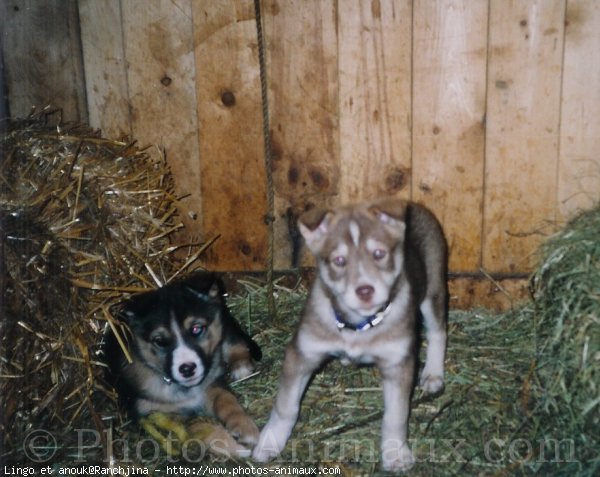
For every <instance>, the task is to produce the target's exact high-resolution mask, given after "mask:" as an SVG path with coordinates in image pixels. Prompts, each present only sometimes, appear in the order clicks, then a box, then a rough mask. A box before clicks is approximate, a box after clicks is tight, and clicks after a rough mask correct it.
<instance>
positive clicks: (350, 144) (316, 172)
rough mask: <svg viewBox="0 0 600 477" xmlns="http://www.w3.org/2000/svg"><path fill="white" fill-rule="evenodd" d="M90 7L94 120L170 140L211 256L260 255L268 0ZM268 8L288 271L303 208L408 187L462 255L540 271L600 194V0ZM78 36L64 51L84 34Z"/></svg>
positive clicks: (472, 270)
mask: <svg viewBox="0 0 600 477" xmlns="http://www.w3.org/2000/svg"><path fill="white" fill-rule="evenodd" d="M13 3H14V4H15V5H16V6H19V5H28V9H27V10H26V11H27V12H29V11H30V9H31V11H32V12H35V11H37V10H39V8H41V7H39V6H37V10H36V8H33V5H34V4H35V5H37V4H36V3H35V2H31V1H29V2H26V1H24V0H14V1H13V2H7V8H8V10H7V11H8V13H9V17H10V18H9V20H8V22H7V23H6V29H7V34H6V35H5V37H6V38H7V40H6V43H7V44H5V45H4V55H5V62H6V63H7V69H8V70H9V74H8V75H7V84H8V87H9V90H10V89H12V94H10V93H11V92H10V91H9V98H11V104H13V103H14V105H18V104H21V105H23V104H25V103H27V102H29V103H31V102H34V101H36V100H39V94H38V93H39V91H37V92H36V94H38V96H36V94H34V92H29V93H27V92H23V93H22V92H21V91H22V90H23V91H24V89H23V88H25V86H21V87H20V88H19V87H17V85H16V80H15V79H14V76H13V75H14V74H15V72H17V73H18V76H19V77H20V79H23V78H21V77H22V76H27V75H34V76H35V72H33V73H32V72H31V71H29V72H27V73H21V72H20V71H21V70H20V69H19V68H17V66H15V61H16V60H15V56H16V53H15V52H12V51H9V48H8V46H9V45H8V43H9V41H12V43H10V48H15V51H17V52H18V51H19V48H20V51H21V52H22V51H23V47H22V46H20V44H19V42H22V41H23V39H22V38H23V33H22V32H19V31H17V30H18V29H19V28H23V27H24V25H26V24H30V23H34V22H35V21H37V20H36V19H35V17H33V18H29V17H26V16H25V15H24V14H25V11H24V10H23V9H22V8H21V9H18V8H17V9H15V8H13V7H12V6H10V5H12V4H13ZM46 3H48V2H46ZM50 3H51V4H54V3H56V2H54V3H52V2H50ZM67 3H68V4H69V5H74V4H73V3H70V2H67ZM78 6H79V17H80V20H81V48H82V52H83V65H84V69H85V79H86V82H85V91H86V95H87V108H89V120H90V122H91V123H92V125H93V126H97V127H101V128H102V129H103V130H104V132H105V135H107V136H111V137H112V136H121V135H123V134H125V135H130V136H132V137H135V138H136V139H138V140H139V141H140V142H141V143H143V144H148V145H152V146H155V149H156V150H159V151H163V152H165V153H166V155H167V159H168V161H169V162H170V164H171V167H172V169H173V172H174V174H175V176H176V180H177V184H178V191H179V193H180V195H185V196H188V198H187V199H185V200H184V201H183V203H184V204H185V208H184V212H185V214H184V215H185V220H186V225H188V229H187V230H188V235H190V236H191V237H184V238H182V240H188V239H189V238H192V239H204V240H208V239H210V238H212V237H213V236H215V235H217V234H219V235H220V238H219V240H218V241H217V242H216V243H215V244H214V245H213V246H212V247H211V249H210V252H209V253H208V254H207V256H206V260H205V264H206V266H207V267H210V268H216V269H221V270H245V271H248V270H261V269H263V268H264V266H265V263H266V254H267V246H266V244H267V228H266V225H265V221H264V218H265V214H266V213H267V212H268V211H267V203H266V199H265V197H266V194H265V178H266V171H265V167H264V158H263V139H262V113H261V96H260V81H259V70H258V60H257V58H258V46H257V39H256V29H255V27H256V25H255V18H254V6H253V1H252V0H223V1H218V2H215V1H209V0H195V1H191V0H149V1H146V2H144V8H139V3H138V2H135V1H132V0H103V1H102V2H96V1H93V0H79V1H78ZM11 8H12V10H11ZM261 9H262V13H263V27H264V34H265V39H266V44H267V50H266V59H267V65H268V80H269V89H268V92H269V100H270V114H271V140H272V145H273V156H274V157H273V159H274V164H273V168H272V173H273V178H274V183H275V217H276V222H275V230H276V232H275V233H276V249H275V256H276V267H277V268H278V269H287V268H289V267H290V266H291V259H292V253H293V250H294V241H295V240H296V232H295V230H294V227H293V223H294V218H295V217H296V216H297V215H298V214H299V213H301V212H302V211H303V210H305V209H306V208H308V207H312V206H316V205H325V206H333V205H336V204H339V203H342V202H347V201H354V200H361V199H368V198H372V197H375V196H378V195H382V194H393V195H397V196H400V197H405V198H411V199H414V200H418V201H421V202H423V203H425V204H427V205H428V206H429V207H431V208H432V209H433V210H434V211H435V212H436V214H437V215H438V216H439V217H440V218H441V219H442V221H443V223H444V226H445V229H446V231H447V235H448V240H449V243H450V248H451V257H450V268H451V271H453V272H456V273H460V274H467V275H473V274H481V273H490V274H492V275H494V276H506V275H508V276H512V275H515V274H517V275H518V274H525V273H527V272H529V271H530V270H531V269H532V267H533V266H534V265H535V256H534V252H535V249H536V246H537V245H538V244H539V242H540V240H542V239H543V238H544V237H545V236H546V235H547V234H549V233H551V232H552V230H553V229H554V228H555V227H556V225H557V224H560V223H561V222H562V221H564V220H565V219H566V218H568V217H569V216H571V215H572V214H573V213H574V212H575V211H576V210H578V209H579V208H585V207H589V206H591V205H592V204H593V203H595V202H596V201H598V199H599V198H600V153H599V152H598V151H600V48H598V45H599V44H600V33H599V32H600V2H598V1H594V0H511V1H507V0H369V1H367V0H365V1H361V0H285V1H284V0H261ZM72 17H73V13H72V9H66V10H65V12H64V18H63V19H62V20H61V21H63V22H66V23H67V24H68V25H69V28H68V31H69V32H71V31H72V30H73V29H72V25H71V24H72ZM28 28H29V27H28ZM44 32H45V33H44V35H50V34H51V32H50V33H49V32H48V29H47V28H46V30H44ZM70 36H71V33H69V35H67V38H66V39H65V40H64V43H63V45H62V46H61V47H60V48H59V50H60V49H61V48H63V49H64V48H67V49H68V48H74V47H73V46H72V43H69V41H70V40H69V38H70ZM11 38H13V39H14V38H17V39H18V38H21V40H10V39H11ZM38 41H39V40H38ZM31 51H34V50H31ZM35 51H37V50H35ZM61 51H62V50H61ZM38 56H39V55H38ZM19 58H23V55H21V56H19ZM21 61H22V60H21ZM24 63H27V61H25V62H24ZM30 66H31V65H27V64H24V65H21V68H25V67H30ZM48 68H50V67H46V70H47V69H48ZM52 71H54V70H52ZM38 76H39V75H38ZM77 78H78V76H77V75H75V79H77ZM25 79H27V78H25ZM34 86H35V85H34ZM28 87H29V86H28ZM44 87H46V86H44ZM61 87H62V83H61ZM37 88H38V90H39V88H41V86H39V85H38V87H37ZM75 89H77V88H75ZM46 96H48V95H46ZM23 97H26V100H27V101H24V100H23ZM75 97H79V96H77V95H75ZM46 99H48V100H52V97H51V96H48V97H47V98H46V97H45V98H44V100H46ZM39 101H41V100H39ZM75 104H76V105H79V103H78V102H77V101H75ZM77 107H79V111H81V112H80V113H79V114H80V117H82V118H84V119H85V118H86V114H87V112H86V113H85V114H84V112H83V110H84V109H86V108H84V107H80V106H77ZM26 109H27V108H21V109H19V108H18V107H16V106H14V107H13V111H18V112H19V113H20V114H22V113H24V112H26ZM303 263H305V264H306V263H310V261H307V260H306V259H305V260H304V262H303Z"/></svg>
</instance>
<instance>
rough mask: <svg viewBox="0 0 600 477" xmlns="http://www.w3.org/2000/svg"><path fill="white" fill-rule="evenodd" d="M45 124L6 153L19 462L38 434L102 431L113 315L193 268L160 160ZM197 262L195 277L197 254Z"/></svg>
mask: <svg viewBox="0 0 600 477" xmlns="http://www.w3.org/2000/svg"><path fill="white" fill-rule="evenodd" d="M47 118H48V116H47V115H45V114H40V115H38V116H36V117H32V118H30V119H28V120H25V121H20V122H17V123H14V124H11V125H9V126H8V128H7V129H6V130H5V131H4V132H3V133H2V137H1V142H0V151H1V152H2V156H3V157H2V162H1V163H0V165H1V168H0V180H1V186H0V191H1V193H0V220H1V222H0V227H1V228H0V244H1V246H2V255H1V260H0V267H1V276H2V282H1V295H0V296H1V297H2V298H1V300H2V301H1V302H0V305H1V310H0V312H1V316H2V318H1V320H0V340H1V342H0V396H1V403H2V408H1V409H0V412H1V417H2V421H1V423H0V435H1V436H2V439H3V444H4V453H5V457H6V458H7V459H11V460H15V461H17V462H18V461H19V458H20V457H22V453H23V449H22V448H21V447H22V445H21V444H22V442H23V437H24V436H25V435H26V434H27V433H28V432H29V431H30V430H32V429H36V428H43V429H48V430H54V429H59V430H61V431H63V432H65V433H66V432H68V431H70V430H71V429H72V428H73V426H74V425H75V424H78V423H81V422H82V421H83V422H85V424H86V426H87V427H90V426H93V427H94V426H95V428H96V429H98V430H101V429H102V428H103V423H102V414H101V411H100V409H99V405H100V404H102V406H101V409H102V411H103V412H110V409H114V400H113V398H114V396H112V394H111V392H110V391H109V390H107V389H105V388H104V387H103V385H102V379H101V377H102V375H103V366H102V364H101V363H100V361H99V356H98V351H99V346H100V342H101V339H102V331H103V329H104V327H105V325H106V320H110V319H111V318H110V307H111V306H112V305H113V304H114V303H116V302H118V301H120V300H121V299H122V298H123V297H124V295H125V294H127V293H131V292H136V291H140V290H142V289H147V288H152V287H156V286H157V284H158V283H164V282H166V281H168V280H169V279H170V278H171V277H172V276H173V275H176V274H178V273H180V272H181V271H183V269H184V268H185V267H184V266H183V265H182V260H181V259H176V258H175V257H174V252H175V248H174V247H173V246H171V243H170V239H169V238H170V236H171V234H172V233H173V232H174V231H176V230H177V229H178V228H179V227H181V225H180V221H179V218H178V216H177V201H176V199H175V197H174V196H173V181H172V179H171V176H170V173H169V171H168V169H167V167H166V164H165V162H164V160H163V159H162V158H161V156H160V154H158V153H157V154H152V155H151V154H150V153H148V152H145V151H142V150H140V149H138V148H137V147H136V146H135V145H134V144H131V143H127V142H119V141H110V140H106V139H103V138H101V137H100V135H99V133H98V132H96V131H93V130H90V129H89V128H87V127H83V126H78V125H64V126H60V127H58V128H57V127H49V126H48V125H47V122H46V120H47ZM189 251H191V252H193V253H194V255H193V256H189V258H190V260H189V262H188V263H187V265H189V264H190V263H191V262H193V259H194V258H195V256H197V255H198V253H199V250H197V249H194V248H190V249H189ZM191 252H190V253H191Z"/></svg>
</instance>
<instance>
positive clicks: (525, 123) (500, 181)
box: [483, 0, 565, 272]
mask: <svg viewBox="0 0 600 477" xmlns="http://www.w3.org/2000/svg"><path fill="white" fill-rule="evenodd" d="M490 5H491V12H490V15H491V17H490V42H489V55H490V56H489V67H488V72H489V74H488V101H487V111H488V113H487V138H486V172H485V175H486V184H485V199H484V200H485V205H484V243H483V246H484V253H483V265H484V267H485V268H486V269H487V270H489V271H491V272H515V271H528V270H531V269H532V267H533V266H534V264H535V257H534V256H533V251H535V249H536V247H537V245H538V244H539V242H540V240H541V238H542V234H541V233H542V232H543V231H544V227H546V225H547V222H546V221H547V220H553V219H554V218H555V214H556V199H557V187H556V184H557V166H558V164H557V163H558V126H559V111H560V107H559V106H560V84H561V69H562V54H563V34H564V20H565V18H564V12H565V1H564V0H536V1H529V0H514V1H511V2H506V1H505V0H491V4H490Z"/></svg>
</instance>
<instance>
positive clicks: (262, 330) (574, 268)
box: [0, 118, 600, 476]
mask: <svg viewBox="0 0 600 477" xmlns="http://www.w3.org/2000/svg"><path fill="white" fill-rule="evenodd" d="M21 127H22V130H21V129H19V130H11V131H9V132H8V133H7V134H8V136H5V137H4V138H3V143H2V150H3V152H5V153H6V152H8V153H9V154H7V155H6V156H5V158H4V162H3V164H2V174H1V176H0V179H1V180H2V195H1V196H0V198H1V201H0V206H1V213H2V215H1V217H0V218H1V219H2V220H1V232H2V235H1V240H2V249H3V255H2V257H1V258H2V260H1V261H0V262H1V265H2V267H3V269H2V282H1V284H2V287H1V289H2V303H1V305H2V318H1V320H0V333H1V335H0V339H1V340H2V341H1V346H0V396H1V411H0V412H1V414H2V416H1V417H2V422H1V424H2V432H1V434H2V437H3V441H2V442H3V444H4V449H0V456H1V460H2V462H3V463H6V464H16V465H21V466H22V465H41V464H44V465H53V466H54V467H55V469H57V468H58V467H61V466H62V467H64V466H70V465H73V464H74V463H76V464H79V465H84V464H100V465H103V466H109V465H112V464H116V465H121V466H125V468H126V469H127V470H129V471H131V470H132V469H133V466H140V467H143V468H144V469H148V470H149V471H150V472H152V471H154V470H161V472H160V473H159V472H156V475H165V473H166V472H165V471H166V466H167V465H170V466H172V465H177V466H179V465H184V466H189V467H190V468H195V469H201V466H209V467H208V468H206V467H204V469H205V470H208V469H213V470H214V469H216V468H217V467H223V468H227V469H229V470H234V469H235V470H240V469H241V470H243V469H246V470H247V471H248V472H249V471H250V470H249V469H250V467H252V466H254V464H253V463H252V462H251V461H244V460H235V461H227V462H223V461H222V460H221V459H218V458H216V457H214V456H209V455H206V454H205V453H204V452H203V449H202V448H198V447H197V446H196V447H194V446H193V445H190V447H189V449H188V452H184V453H183V457H182V458H179V459H178V460H175V459H172V458H170V457H168V456H166V455H165V454H164V452H163V451H162V450H160V449H158V448H157V446H156V444H155V443H154V442H153V441H152V440H151V439H149V438H148V436H147V435H145V434H144V433H143V432H142V431H141V430H140V429H139V427H138V426H136V425H134V424H132V423H131V422H129V421H128V419H127V417H126V416H124V415H122V414H121V413H119V412H118V410H117V408H116V407H115V402H114V400H113V399H112V398H113V397H114V396H112V395H111V393H110V390H107V389H105V388H104V387H103V385H102V382H101V379H100V375H101V370H102V369H101V364H100V362H99V358H98V356H97V354H96V352H97V349H98V345H99V342H100V340H101V333H102V328H103V327H104V325H105V323H106V320H107V319H109V316H108V315H109V314H110V305H111V304H112V303H115V302H116V301H118V300H119V299H120V298H121V297H122V296H124V295H125V294H127V293H128V292H131V291H135V290H136V289H139V288H146V287H153V286H155V285H156V283H157V282H162V281H166V280H168V279H169V278H170V277H172V276H173V275H176V274H178V273H183V272H185V271H186V270H187V268H186V267H187V266H189V264H190V263H191V262H193V261H194V258H196V257H198V255H199V254H200V252H201V249H198V248H196V249H194V248H191V249H190V253H191V255H190V256H189V257H188V258H189V260H187V259H185V258H184V259H183V260H181V259H180V258H179V257H174V256H173V255H172V252H173V250H174V249H173V248H172V247H171V245H170V241H169V237H170V234H171V233H172V232H173V231H174V230H176V229H177V228H178V227H179V221H178V220H177V219H176V217H177V211H176V208H177V204H176V200H175V199H174V198H173V197H172V193H171V187H172V184H171V182H170V177H169V175H168V171H167V170H166V168H165V165H164V162H163V161H161V160H160V158H159V160H156V159H152V158H151V157H150V156H148V155H147V154H146V153H145V152H144V151H140V150H139V149H137V148H136V147H135V146H134V145H132V144H129V143H127V142H125V143H115V142H110V141H106V140H104V139H102V138H100V137H99V136H98V135H97V134H96V133H94V132H93V131H90V130H89V129H87V128H83V129H81V128H79V127H72V128H70V129H69V128H67V129H64V128H63V129H62V130H59V131H57V130H56V129H55V130H53V131H49V130H48V129H47V128H46V127H45V126H44V124H41V123H40V122H39V118H38V119H37V120H36V121H32V122H30V123H26V124H23V125H21ZM598 237H600V208H596V209H594V210H591V211H588V212H586V213H584V214H583V215H581V216H580V217H579V218H577V219H575V220H574V221H573V222H571V223H570V224H569V225H568V226H567V227H565V229H564V231H563V232H561V233H559V234H557V235H556V237H554V238H552V239H551V240H549V241H548V242H547V244H546V245H545V247H544V248H543V249H542V250H541V251H540V267H539V270H538V271H537V273H536V274H535V275H534V277H533V279H532V294H533V297H534V298H535V300H534V301H532V302H531V303H528V304H525V305H524V306H523V307H522V308H520V309H518V310H513V311H511V312H507V313H504V314H492V313H490V312H486V311H484V310H472V311H469V312H457V311H453V312H451V314H450V323H449V328H450V330H449V337H450V339H449V349H448V358H447V387H446V390H445V392H444V393H443V394H442V395H441V396H438V397H436V398H431V397H424V396H422V395H421V394H420V393H419V391H418V390H417V391H416V392H415V395H414V397H413V403H412V409H413V411H412V416H411V424H410V436H411V444H412V447H413V450H414V452H415V454H416V457H417V459H418V461H419V462H418V464H417V466H416V467H415V469H414V470H412V471H411V472H410V473H409V475H415V476H417V475H418V476H429V475H431V476H446V475H448V476H450V475H459V476H464V475H489V476H512V475H544V476H546V475H565V476H567V475H568V476H573V475H581V476H593V475H599V474H600V457H599V456H600V418H599V416H600V412H599V409H600V395H599V390H598V386H599V383H600V373H599V369H600V322H599V317H600V240H598ZM240 281H241V285H242V288H243V292H241V293H239V294H235V295H234V296H231V297H230V306H231V308H232V310H233V311H234V314H235V315H236V316H237V317H238V319H239V320H240V321H241V322H242V324H243V325H244V326H245V328H246V329H247V330H248V331H249V332H250V333H251V334H252V335H253V336H254V337H255V339H256V341H257V342H258V343H259V344H260V345H261V346H262V348H263V352H264V359H263V362H262V363H261V364H260V365H259V370H258V373H257V374H256V375H254V376H252V377H251V378H249V379H247V380H244V381H242V382H239V383H234V384H233V385H232V387H233V389H234V391H235V392H236V393H237V394H238V396H239V397H240V400H241V402H242V404H243V405H244V406H245V407H246V408H247V409H248V410H249V412H250V414H251V415H253V416H254V417H255V418H256V419H257V421H258V423H259V425H262V424H264V422H265V421H266V418H267V416H268V414H269V412H270V408H271V403H272V399H273V396H274V395H275V392H276V388H277V381H278V376H279V372H280V368H281V361H282V357H283V351H284V348H285V345H286V344H287V342H288V340H289V338H290V336H291V334H292V333H293V330H294V329H295V327H296V325H297V322H298V319H299V316H300V313H301V309H302V306H303V303H304V301H305V298H306V287H305V284H303V283H301V282H300V281H299V283H298V285H297V286H294V287H289V286H283V285H282V284H281V283H278V284H277V286H276V294H277V296H276V301H277V307H278V311H279V313H278V316H277V318H276V319H273V320H270V319H269V318H268V317H267V309H268V307H267V296H266V290H267V289H266V287H265V286H263V285H262V284H260V283H258V282H256V281H253V280H250V279H248V280H240ZM382 409H383V408H382V399H381V384H380V380H379V377H378V372H377V370H375V369H373V368H368V367H365V368H353V367H348V368H346V367H343V366H341V365H340V364H339V363H337V362H333V363H331V364H330V365H328V366H327V367H326V368H325V369H324V370H323V371H322V372H321V373H320V374H318V375H317V376H316V377H315V379H314V381H313V382H312V384H311V386H310V388H309V390H308V392H307V393H306V396H305V399H304V401H303V407H302V414H301V419H300V422H299V423H298V425H297V426H296V428H295V431H294V434H293V436H292V440H291V441H290V443H289V444H288V446H287V447H286V449H285V451H284V453H283V455H282V456H281V459H280V460H278V461H276V462H275V463H273V464H271V465H269V468H270V469H271V471H273V472H275V471H276V469H280V470H281V469H283V470H285V469H292V468H294V469H301V468H308V467H313V466H315V467H318V466H327V467H336V468H339V469H340V470H341V473H342V475H347V476H363V475H364V476H366V475H375V474H378V473H379V472H380V470H379V469H380V468H379V436H380V432H379V428H380V423H381V417H382ZM32 433H33V434H32ZM255 470H257V469H255Z"/></svg>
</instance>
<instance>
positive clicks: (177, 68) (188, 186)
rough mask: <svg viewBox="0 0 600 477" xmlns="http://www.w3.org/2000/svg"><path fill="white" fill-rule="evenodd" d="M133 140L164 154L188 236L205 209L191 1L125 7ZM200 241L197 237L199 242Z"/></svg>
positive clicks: (126, 3) (161, 0)
mask: <svg viewBox="0 0 600 477" xmlns="http://www.w3.org/2000/svg"><path fill="white" fill-rule="evenodd" d="M121 9H122V14H123V32H124V45H125V48H124V51H125V56H126V62H127V73H128V76H127V80H128V94H129V102H130V108H131V127H132V132H133V136H134V137H135V138H136V139H137V140H138V142H139V143H140V144H141V145H150V146H152V145H154V146H157V147H159V148H161V149H164V151H165V153H166V158H167V162H168V163H169V165H170V167H171V170H172V172H173V175H174V177H175V184H176V187H177V193H178V195H180V196H184V195H185V196H188V198H187V199H185V200H184V201H182V203H181V206H182V212H184V214H183V216H182V219H183V220H184V223H185V225H186V231H185V232H184V233H185V234H186V235H196V234H197V233H198V231H199V230H200V224H199V223H198V221H197V220H196V221H195V220H194V217H197V216H199V212H200V208H201V199H202V195H201V190H200V188H199V187H198V185H199V184H200V164H199V160H198V157H199V151H198V149H199V146H198V120H197V112H196V91H195V79H196V68H195V62H194V41H193V24H192V12H191V4H190V0H175V1H173V0H151V1H147V2H143V7H142V4H141V3H139V2H131V1H124V2H121ZM196 238H197V237H196Z"/></svg>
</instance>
